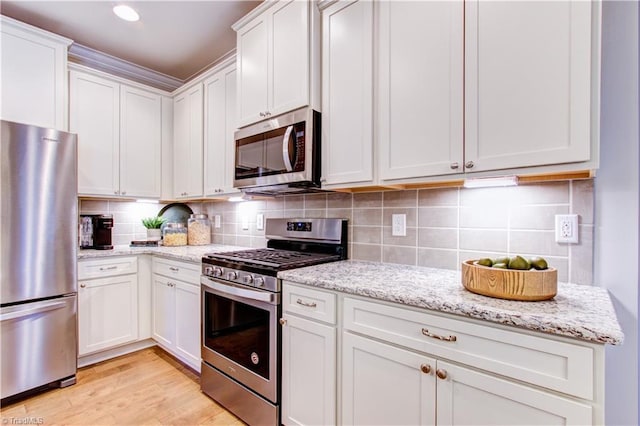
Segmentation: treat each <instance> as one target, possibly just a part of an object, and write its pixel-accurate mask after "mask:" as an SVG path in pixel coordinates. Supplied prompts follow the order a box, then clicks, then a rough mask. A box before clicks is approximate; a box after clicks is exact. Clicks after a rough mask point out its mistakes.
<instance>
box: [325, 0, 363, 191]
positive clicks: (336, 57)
mask: <svg viewBox="0 0 640 426" xmlns="http://www.w3.org/2000/svg"><path fill="white" fill-rule="evenodd" d="M373 7H374V6H373V2H370V1H365V0H358V1H345V2H338V3H335V4H333V5H331V6H329V7H328V8H327V9H325V10H323V11H322V25H323V29H322V67H323V69H322V79H323V80H322V157H323V158H322V169H323V170H322V179H323V184H326V185H333V184H346V183H358V182H369V183H371V181H372V180H373Z"/></svg>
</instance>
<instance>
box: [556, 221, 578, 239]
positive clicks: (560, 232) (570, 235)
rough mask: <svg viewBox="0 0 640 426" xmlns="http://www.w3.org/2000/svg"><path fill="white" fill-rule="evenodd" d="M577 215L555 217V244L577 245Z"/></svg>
mask: <svg viewBox="0 0 640 426" xmlns="http://www.w3.org/2000/svg"><path fill="white" fill-rule="evenodd" d="M578 230H579V229H578V215H577V214H557V215H556V242H557V243H573V244H576V243H578Z"/></svg>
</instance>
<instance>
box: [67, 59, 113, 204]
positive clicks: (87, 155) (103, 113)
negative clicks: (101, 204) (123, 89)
mask: <svg viewBox="0 0 640 426" xmlns="http://www.w3.org/2000/svg"><path fill="white" fill-rule="evenodd" d="M69 80H70V83H69V84H70V99H69V107H70V108H69V130H70V131H71V132H74V133H77V134H78V193H79V194H85V195H89V194H90V195H118V192H119V190H120V184H119V175H118V167H119V157H120V143H119V142H120V85H119V84H118V83H116V82H114V81H111V80H107V79H104V78H100V77H97V76H95V75H91V74H85V73H81V72H78V71H71V72H70V73H69Z"/></svg>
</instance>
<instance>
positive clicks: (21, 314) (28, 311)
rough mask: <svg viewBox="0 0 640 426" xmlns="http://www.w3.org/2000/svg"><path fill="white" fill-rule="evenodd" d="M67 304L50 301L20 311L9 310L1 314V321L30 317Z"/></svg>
mask: <svg viewBox="0 0 640 426" xmlns="http://www.w3.org/2000/svg"><path fill="white" fill-rule="evenodd" d="M66 305H67V304H66V303H65V302H50V303H45V304H43V305H40V306H36V307H33V308H27V309H21V310H19V311H13V312H7V313H6V314H2V315H0V321H9V320H13V319H20V318H24V317H28V316H30V315H35V314H40V313H42V312H47V311H53V310H55V309H60V308H64V307H65V306H66Z"/></svg>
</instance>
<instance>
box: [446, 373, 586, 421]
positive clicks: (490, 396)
mask: <svg viewBox="0 0 640 426" xmlns="http://www.w3.org/2000/svg"><path fill="white" fill-rule="evenodd" d="M437 367H438V373H439V374H440V375H442V374H444V375H445V378H444V379H442V378H438V380H437V382H438V383H437V398H436V399H437V401H438V402H437V405H438V407H437V413H438V414H437V418H438V424H439V425H461V426H462V425H470V424H486V425H488V424H491V425H586V424H593V421H592V408H591V407H590V406H589V405H586V404H581V403H579V402H576V401H573V400H570V399H567V398H562V397H560V396H557V395H554V394H552V393H548V392H542V391H540V390H537V389H534V388H531V387H528V386H523V385H520V384H516V383H513V382H510V381H508V380H504V379H500V378H497V377H495V376H492V375H489V374H484V373H480V372H477V371H473V370H469V369H467V368H464V367H459V366H456V365H453V364H449V363H446V362H443V361H438V365H437Z"/></svg>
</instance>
